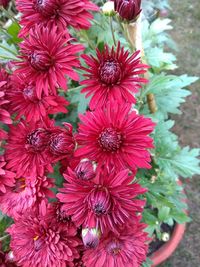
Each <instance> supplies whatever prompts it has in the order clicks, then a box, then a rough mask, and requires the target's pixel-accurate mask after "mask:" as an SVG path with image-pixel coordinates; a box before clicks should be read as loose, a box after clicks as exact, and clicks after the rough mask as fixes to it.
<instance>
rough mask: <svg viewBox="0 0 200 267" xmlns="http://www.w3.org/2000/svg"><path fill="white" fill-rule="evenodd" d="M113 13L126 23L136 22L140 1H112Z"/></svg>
mask: <svg viewBox="0 0 200 267" xmlns="http://www.w3.org/2000/svg"><path fill="white" fill-rule="evenodd" d="M114 6H115V11H117V12H118V14H119V15H120V17H121V18H122V19H125V20H128V21H135V20H137V18H138V16H139V14H140V12H141V11H142V9H141V0H128V1H127V0H114Z"/></svg>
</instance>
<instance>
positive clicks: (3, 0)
mask: <svg viewBox="0 0 200 267" xmlns="http://www.w3.org/2000/svg"><path fill="white" fill-rule="evenodd" d="M9 2H10V0H0V6H3V7H4V8H7V6H8V4H9Z"/></svg>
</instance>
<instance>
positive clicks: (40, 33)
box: [16, 27, 83, 98]
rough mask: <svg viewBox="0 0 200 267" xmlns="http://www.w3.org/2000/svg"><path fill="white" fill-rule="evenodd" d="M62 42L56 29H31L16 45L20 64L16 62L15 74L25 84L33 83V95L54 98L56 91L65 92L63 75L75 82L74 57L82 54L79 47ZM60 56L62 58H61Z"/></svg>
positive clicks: (76, 75)
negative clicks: (57, 89) (18, 44)
mask: <svg viewBox="0 0 200 267" xmlns="http://www.w3.org/2000/svg"><path fill="white" fill-rule="evenodd" d="M69 41H70V39H68V40H66V38H65V37H64V34H63V33H57V28H56V27H52V28H48V27H46V28H44V27H43V28H41V27H35V29H34V30H30V33H29V37H28V38H25V39H24V42H23V43H21V44H20V47H21V50H20V52H21V56H19V57H20V58H21V59H22V62H16V66H18V69H17V70H16V73H17V74H21V75H25V76H26V81H27V82H30V83H34V82H35V87H36V88H35V90H36V95H37V96H38V97H39V98H41V96H42V93H44V94H45V95H49V94H50V92H51V93H53V94H54V95H56V88H58V87H62V88H63V89H65V90H66V89H67V80H66V77H65V76H66V75H67V76H68V77H70V78H72V79H73V80H76V81H78V80H79V77H78V74H77V73H76V72H75V71H74V70H73V67H79V66H80V63H79V60H78V57H77V55H76V54H77V53H78V52H80V51H82V50H83V46H82V45H78V44H76V45H74V44H71V43H69ZM63 55H64V56H63Z"/></svg>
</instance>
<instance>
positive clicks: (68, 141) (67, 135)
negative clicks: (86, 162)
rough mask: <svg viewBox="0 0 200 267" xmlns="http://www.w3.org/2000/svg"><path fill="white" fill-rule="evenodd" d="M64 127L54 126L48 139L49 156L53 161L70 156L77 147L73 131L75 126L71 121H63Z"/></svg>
mask: <svg viewBox="0 0 200 267" xmlns="http://www.w3.org/2000/svg"><path fill="white" fill-rule="evenodd" d="M63 126H64V128H61V127H54V128H52V129H51V134H50V136H49V141H48V152H47V153H48V157H49V158H51V162H57V161H58V160H61V159H64V158H69V157H71V156H72V155H73V153H74V149H75V140H74V136H73V133H72V130H73V127H72V125H71V124H70V123H63Z"/></svg>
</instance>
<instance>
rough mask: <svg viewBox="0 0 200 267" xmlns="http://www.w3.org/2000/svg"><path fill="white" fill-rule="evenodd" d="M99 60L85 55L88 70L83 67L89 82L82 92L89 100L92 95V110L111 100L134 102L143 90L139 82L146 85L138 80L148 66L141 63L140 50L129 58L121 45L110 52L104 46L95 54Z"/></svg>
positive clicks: (143, 81) (128, 54) (84, 83)
mask: <svg viewBox="0 0 200 267" xmlns="http://www.w3.org/2000/svg"><path fill="white" fill-rule="evenodd" d="M96 53H97V58H95V57H93V56H88V55H83V56H82V57H83V59H84V60H85V63H86V64H87V65H88V68H85V67H82V69H84V70H85V71H86V72H88V73H87V74H84V76H85V77H87V79H86V80H84V81H82V82H81V84H82V85H84V86H85V88H83V89H82V91H81V92H83V93H85V92H86V93H87V94H86V97H88V96H92V98H91V100H90V103H89V106H90V108H91V109H92V110H93V109H95V108H96V107H100V106H104V105H105V103H106V102H107V101H108V100H113V99H115V100H119V101H121V102H122V101H123V102H130V103H135V102H136V100H135V97H134V94H135V93H137V92H138V88H139V87H141V85H140V83H145V82H147V80H146V79H144V78H142V77H139V76H138V75H139V74H143V73H145V72H146V70H145V69H146V68H147V66H146V65H144V64H142V63H140V58H139V56H138V54H139V51H137V52H135V53H134V54H132V55H130V53H129V52H128V51H124V48H123V47H120V43H118V46H117V49H116V51H115V48H114V47H112V49H109V47H108V46H107V45H105V47H104V50H103V52H100V51H99V50H98V49H97V51H96Z"/></svg>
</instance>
